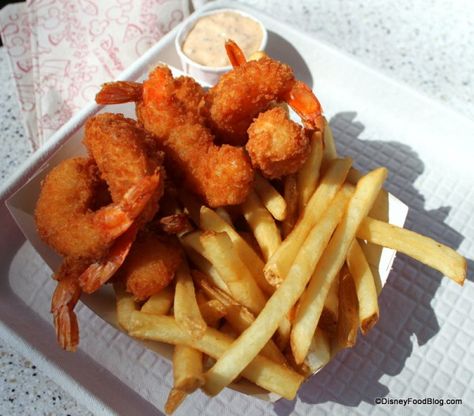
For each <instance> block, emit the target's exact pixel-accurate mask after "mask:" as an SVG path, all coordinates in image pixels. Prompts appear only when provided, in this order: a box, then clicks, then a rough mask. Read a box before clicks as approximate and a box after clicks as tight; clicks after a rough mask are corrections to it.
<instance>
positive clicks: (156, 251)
mask: <svg viewBox="0 0 474 416" xmlns="http://www.w3.org/2000/svg"><path fill="white" fill-rule="evenodd" d="M181 261H182V253H181V249H180V246H179V243H177V242H176V240H174V239H173V238H170V237H161V236H158V235H157V234H154V233H152V232H144V233H142V234H140V236H139V237H138V238H137V240H136V241H135V243H134V245H133V247H132V249H131V250H130V253H129V255H128V257H127V259H126V260H125V262H124V264H123V266H122V268H121V269H120V274H121V276H122V278H123V279H124V281H125V285H126V290H127V291H128V292H129V293H132V294H133V295H134V296H135V298H136V299H137V300H145V299H147V298H149V297H150V296H152V295H154V294H155V293H158V292H159V291H160V290H162V289H164V288H165V287H166V286H168V284H170V282H171V281H172V280H173V278H174V275H175V273H176V270H177V268H178V266H179V265H180V264H181Z"/></svg>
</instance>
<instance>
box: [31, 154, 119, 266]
mask: <svg viewBox="0 0 474 416" xmlns="http://www.w3.org/2000/svg"><path fill="white" fill-rule="evenodd" d="M100 182H101V179H100V177H99V171H98V169H97V166H96V164H95V163H94V161H93V160H91V159H86V158H81V157H77V158H74V159H67V160H64V161H63V162H61V163H60V164H59V165H58V166H56V167H55V168H53V169H52V170H51V172H50V173H49V174H48V176H47V177H46V179H45V180H44V182H43V184H42V187H41V193H40V196H39V199H38V202H37V204H36V209H35V220H36V226H37V229H38V233H39V236H40V237H41V239H42V240H43V241H45V242H46V243H47V244H49V245H50V246H51V247H53V248H54V249H55V250H56V251H57V252H58V253H59V254H61V255H62V256H65V257H73V258H81V257H82V258H98V257H101V256H102V255H103V254H104V253H105V252H106V250H107V248H108V246H109V244H110V242H111V240H110V238H111V236H110V235H109V234H108V233H107V232H106V231H105V230H103V229H102V228H101V227H99V224H98V221H97V220H96V212H93V211H91V210H90V207H91V206H92V204H93V201H94V197H95V195H96V191H97V190H98V189H100V186H101V184H100Z"/></svg>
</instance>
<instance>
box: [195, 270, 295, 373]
mask: <svg viewBox="0 0 474 416" xmlns="http://www.w3.org/2000/svg"><path fill="white" fill-rule="evenodd" d="M192 275H193V278H194V280H195V282H196V284H197V285H198V286H199V287H200V288H201V289H202V290H203V291H204V292H205V293H206V295H207V296H208V297H209V298H211V299H213V300H216V301H219V303H220V304H222V305H223V306H224V308H225V309H226V316H225V318H226V320H227V321H228V323H229V324H230V325H231V326H232V328H234V330H235V331H236V332H237V333H239V334H241V333H242V332H244V331H245V330H246V329H247V328H248V327H249V326H250V325H252V323H253V321H255V316H254V315H253V314H252V312H250V311H249V310H248V309H247V308H246V307H245V306H242V305H240V304H239V303H238V302H236V301H235V300H234V299H232V298H231V297H230V296H229V295H227V294H226V293H225V292H223V291H222V290H220V289H219V288H218V287H216V286H214V285H213V284H212V283H211V282H209V281H208V280H207V279H206V277H205V276H203V275H202V274H201V273H199V272H197V271H195V270H193V272H192ZM261 354H262V355H263V356H265V357H267V358H270V359H271V360H273V361H275V362H276V363H279V364H283V365H288V363H287V361H286V358H285V356H284V355H283V354H282V352H281V351H280V350H279V349H278V347H277V346H276V345H275V343H274V342H273V341H272V340H269V341H268V342H267V344H266V345H265V346H264V347H263V348H262V351H261Z"/></svg>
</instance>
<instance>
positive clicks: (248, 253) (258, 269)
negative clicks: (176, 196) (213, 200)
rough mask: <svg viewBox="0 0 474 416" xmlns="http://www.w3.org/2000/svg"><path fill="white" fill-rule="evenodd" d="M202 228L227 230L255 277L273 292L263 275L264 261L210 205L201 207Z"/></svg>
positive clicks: (268, 290)
mask: <svg viewBox="0 0 474 416" xmlns="http://www.w3.org/2000/svg"><path fill="white" fill-rule="evenodd" d="M200 222H201V228H202V229H203V230H206V231H215V232H225V233H227V235H228V236H229V237H230V239H231V240H232V244H233V246H234V247H235V250H236V251H237V254H238V256H239V257H240V259H241V260H242V262H243V263H244V264H245V265H246V266H247V268H248V269H249V270H250V272H251V273H252V276H253V279H254V280H255V281H256V282H257V284H258V285H259V286H260V288H261V289H262V290H263V291H264V292H265V293H267V294H269V293H273V287H272V286H271V285H269V283H268V282H267V281H266V279H265V277H264V276H263V266H264V263H263V261H262V259H261V258H260V257H259V255H258V254H257V253H256V252H255V250H254V249H253V248H252V247H251V246H250V245H249V244H248V243H247V242H246V241H245V240H244V239H243V238H242V237H241V236H240V235H239V233H238V232H237V231H235V229H234V227H232V225H231V224H229V223H227V222H226V221H224V220H223V219H222V218H221V217H220V216H219V215H218V214H217V213H216V212H214V211H213V210H212V209H210V208H208V207H205V206H203V207H201V212H200Z"/></svg>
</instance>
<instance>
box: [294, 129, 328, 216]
mask: <svg viewBox="0 0 474 416" xmlns="http://www.w3.org/2000/svg"><path fill="white" fill-rule="evenodd" d="M322 159H323V139H322V135H321V132H320V131H315V132H313V134H312V136H311V153H310V154H309V157H308V159H307V160H306V162H305V163H304V165H303V166H302V167H301V169H300V170H299V171H298V173H297V174H296V187H297V190H298V212H299V213H301V212H303V209H304V207H305V206H306V204H307V203H308V201H309V198H311V195H313V194H314V191H315V190H316V187H317V185H318V181H319V171H320V169H321V161H322Z"/></svg>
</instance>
